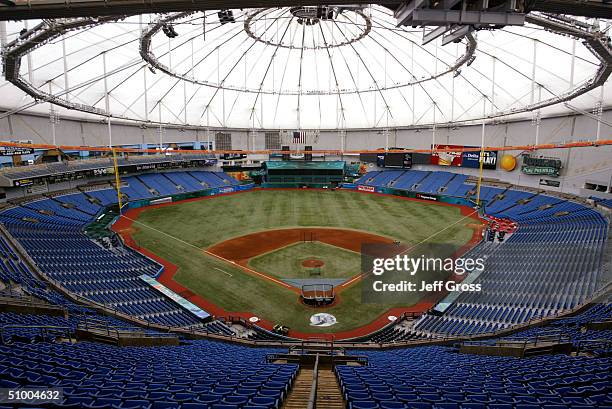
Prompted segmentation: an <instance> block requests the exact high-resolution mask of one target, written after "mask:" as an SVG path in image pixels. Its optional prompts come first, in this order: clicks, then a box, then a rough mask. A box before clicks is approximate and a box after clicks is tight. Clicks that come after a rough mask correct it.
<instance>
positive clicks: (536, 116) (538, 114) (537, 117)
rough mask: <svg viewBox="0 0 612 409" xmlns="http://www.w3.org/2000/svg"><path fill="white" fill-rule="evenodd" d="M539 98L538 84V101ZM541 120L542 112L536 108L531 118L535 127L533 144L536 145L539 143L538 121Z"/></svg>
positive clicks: (540, 96) (540, 89) (540, 91)
mask: <svg viewBox="0 0 612 409" xmlns="http://www.w3.org/2000/svg"><path fill="white" fill-rule="evenodd" d="M541 98H542V86H541V85H540V86H539V90H538V101H540V100H541ZM541 122H542V113H541V112H540V109H538V110H537V111H536V112H535V113H534V114H533V120H532V124H533V125H534V126H535V127H536V130H535V143H534V145H538V144H539V143H540V123H541Z"/></svg>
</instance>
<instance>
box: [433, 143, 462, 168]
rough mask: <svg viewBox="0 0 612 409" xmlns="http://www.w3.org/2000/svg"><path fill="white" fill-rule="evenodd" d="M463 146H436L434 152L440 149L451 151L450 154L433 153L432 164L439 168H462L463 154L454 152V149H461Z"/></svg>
mask: <svg viewBox="0 0 612 409" xmlns="http://www.w3.org/2000/svg"><path fill="white" fill-rule="evenodd" d="M461 148H463V146H462V145H434V146H433V149H434V151H436V150H438V149H450V151H448V152H432V153H431V164H432V165H438V166H461V162H462V160H463V157H462V152H460V151H452V149H461Z"/></svg>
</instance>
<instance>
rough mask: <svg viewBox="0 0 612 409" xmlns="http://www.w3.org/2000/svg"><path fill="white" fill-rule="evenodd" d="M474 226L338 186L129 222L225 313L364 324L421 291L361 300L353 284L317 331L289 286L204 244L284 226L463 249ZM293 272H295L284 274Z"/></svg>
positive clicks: (421, 205) (175, 208) (256, 196)
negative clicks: (386, 300) (398, 298)
mask: <svg viewBox="0 0 612 409" xmlns="http://www.w3.org/2000/svg"><path fill="white" fill-rule="evenodd" d="M473 224H474V219H472V218H468V217H465V216H462V215H461V212H460V209H459V208H456V207H450V206H441V205H439V204H436V203H427V202H420V201H411V200H403V199H399V198H394V197H389V196H380V195H371V194H364V193H359V192H354V191H343V190H341V191H324V190H254V191H250V192H244V193H240V194H234V195H227V196H219V197H216V198H211V199H206V200H200V201H190V202H184V203H177V204H174V205H171V206H164V207H158V208H150V209H145V210H144V211H143V212H142V213H141V214H140V217H139V218H138V220H137V223H135V224H134V225H133V238H134V239H135V240H136V242H137V243H138V245H139V246H141V247H144V248H146V249H148V250H150V251H152V252H153V253H155V254H157V255H158V256H160V257H162V258H164V259H166V260H168V261H169V262H171V263H174V264H175V265H177V266H178V267H179V270H178V272H177V273H176V275H175V276H174V279H175V280H176V281H177V282H178V283H180V284H181V285H183V286H184V287H186V288H188V289H190V290H191V291H193V292H194V293H196V294H198V295H200V296H202V297H204V298H205V299H207V300H210V301H211V302H213V303H215V304H217V305H218V306H220V307H222V308H224V309H225V310H226V311H230V312H239V311H248V312H252V313H253V314H254V315H257V316H259V317H262V318H264V319H266V320H269V321H272V322H278V323H283V324H285V325H288V326H289V327H291V328H292V329H295V330H299V331H302V332H313V333H316V332H337V331H343V330H348V329H353V328H356V327H359V326H362V325H366V324H368V323H370V322H371V321H373V320H374V319H375V318H377V317H378V316H380V315H381V314H382V313H384V312H385V311H387V310H388V309H389V308H391V307H394V306H403V307H408V306H411V305H413V304H415V303H416V302H417V301H418V300H419V299H420V298H421V296H422V294H419V293H408V294H406V297H405V299H404V300H403V301H402V303H401V305H388V304H365V303H362V302H361V288H360V282H359V281H357V282H355V283H354V284H353V285H351V286H349V287H348V288H346V289H344V290H343V291H342V292H341V293H340V295H339V302H338V303H337V304H336V305H334V306H332V307H330V308H327V309H325V312H329V313H331V314H334V315H335V316H336V317H337V319H338V324H336V325H334V326H333V327H327V328H320V329H319V328H314V327H311V326H309V317H310V315H312V314H313V313H314V312H319V311H321V310H313V309H312V308H310V307H307V306H304V305H303V304H301V303H299V302H298V295H297V294H296V293H295V292H294V291H291V290H290V289H287V288H284V287H282V286H279V285H278V284H276V283H274V282H271V281H269V280H265V279H262V278H261V277H258V276H255V275H252V274H249V273H247V272H245V271H244V270H242V269H240V268H239V267H237V266H236V265H232V264H231V263H227V262H224V261H222V260H219V259H216V258H214V257H212V256H210V255H209V254H207V253H206V252H205V251H204V249H207V248H209V247H210V246H212V245H214V244H217V243H219V242H222V241H225V240H228V239H230V238H235V237H239V236H243V235H246V234H250V233H255V232H260V231H265V230H270V229H281V228H289V227H335V228H344V229H354V230H360V231H366V232H370V233H374V234H378V235H381V236H385V237H388V238H391V239H394V240H399V241H401V242H402V243H406V244H410V243H418V242H421V241H423V240H427V241H428V242H435V243H451V244H453V245H456V246H460V245H463V244H466V243H468V242H469V241H470V239H471V238H472V235H473V230H472V228H471V226H473ZM309 256H311V255H309ZM326 262H327V261H326ZM291 274H295V272H294V273H292V272H288V273H287V275H286V277H290V275H291Z"/></svg>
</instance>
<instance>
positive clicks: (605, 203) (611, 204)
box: [591, 196, 612, 209]
mask: <svg viewBox="0 0 612 409" xmlns="http://www.w3.org/2000/svg"><path fill="white" fill-rule="evenodd" d="M591 199H593V200H594V201H595V202H596V203H597V204H599V205H600V206H605V207H608V208H610V209H612V199H601V198H599V197H595V196H591Z"/></svg>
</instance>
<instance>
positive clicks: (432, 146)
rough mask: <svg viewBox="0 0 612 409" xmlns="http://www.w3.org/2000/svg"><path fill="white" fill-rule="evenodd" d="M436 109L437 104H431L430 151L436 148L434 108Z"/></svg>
mask: <svg viewBox="0 0 612 409" xmlns="http://www.w3.org/2000/svg"><path fill="white" fill-rule="evenodd" d="M437 107H438V104H437V103H435V102H434V103H433V127H432V129H431V149H433V148H434V146H436V108H437Z"/></svg>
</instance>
